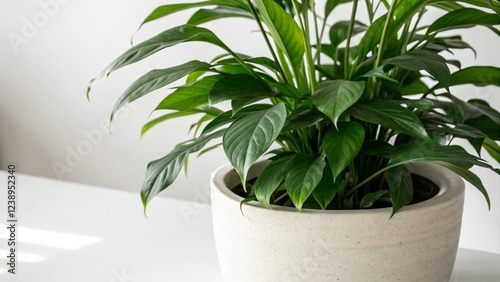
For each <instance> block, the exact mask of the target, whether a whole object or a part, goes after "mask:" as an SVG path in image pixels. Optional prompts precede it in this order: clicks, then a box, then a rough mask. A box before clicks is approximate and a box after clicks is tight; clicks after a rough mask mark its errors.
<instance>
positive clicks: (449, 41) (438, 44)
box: [426, 36, 477, 69]
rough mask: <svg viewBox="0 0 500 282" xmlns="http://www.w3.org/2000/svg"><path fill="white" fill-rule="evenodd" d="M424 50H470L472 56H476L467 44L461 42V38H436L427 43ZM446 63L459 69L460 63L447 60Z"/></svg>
mask: <svg viewBox="0 0 500 282" xmlns="http://www.w3.org/2000/svg"><path fill="white" fill-rule="evenodd" d="M426 49H432V50H435V51H438V52H440V51H444V50H447V51H449V49H470V50H472V52H474V55H475V56H477V53H476V50H475V49H474V48H472V46H470V45H469V44H468V43H467V42H465V41H463V40H462V37H461V36H450V37H436V38H434V39H432V40H431V41H429V44H427V47H426ZM450 52H451V51H450ZM448 63H450V64H454V65H455V66H456V67H457V68H459V69H460V68H461V63H460V61H453V60H448Z"/></svg>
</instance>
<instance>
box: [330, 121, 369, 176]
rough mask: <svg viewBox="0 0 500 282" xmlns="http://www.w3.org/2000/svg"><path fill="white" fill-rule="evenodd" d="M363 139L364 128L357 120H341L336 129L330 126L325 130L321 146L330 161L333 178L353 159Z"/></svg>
mask: <svg viewBox="0 0 500 282" xmlns="http://www.w3.org/2000/svg"><path fill="white" fill-rule="evenodd" d="M364 139H365V130H364V128H363V126H362V125H360V124H359V123H357V122H341V123H339V125H338V130H336V129H335V128H333V127H332V128H330V129H329V130H328V131H327V132H326V134H325V137H324V138H323V142H322V143H321V146H322V148H323V150H324V151H325V154H326V157H327V158H328V162H329V163H330V167H331V169H332V174H333V178H334V179H336V178H337V176H338V175H340V173H341V172H342V171H343V170H344V169H345V168H346V167H347V166H348V165H349V164H350V163H351V162H352V161H353V160H354V158H355V157H356V155H357V154H358V152H359V150H360V149H361V146H362V145H363V141H364Z"/></svg>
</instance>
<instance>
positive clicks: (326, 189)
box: [312, 163, 342, 209]
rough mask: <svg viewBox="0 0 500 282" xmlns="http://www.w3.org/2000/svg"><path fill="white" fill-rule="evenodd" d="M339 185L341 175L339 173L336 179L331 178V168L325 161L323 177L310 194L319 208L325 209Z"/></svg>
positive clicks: (340, 184)
mask: <svg viewBox="0 0 500 282" xmlns="http://www.w3.org/2000/svg"><path fill="white" fill-rule="evenodd" d="M334 180H335V181H334ZM341 186H342V175H339V176H338V177H337V179H333V174H332V169H331V168H330V166H329V165H328V163H327V164H326V166H325V168H324V170H323V177H322V178H321V181H320V182H319V184H318V186H316V188H315V189H314V190H313V192H312V195H313V197H314V199H316V202H318V204H319V205H320V206H321V208H322V209H326V208H327V207H328V205H329V204H330V203H331V202H332V200H333V198H334V197H335V195H336V194H337V192H338V191H339V189H340V187H341Z"/></svg>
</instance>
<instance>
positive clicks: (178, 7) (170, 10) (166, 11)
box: [141, 0, 248, 26]
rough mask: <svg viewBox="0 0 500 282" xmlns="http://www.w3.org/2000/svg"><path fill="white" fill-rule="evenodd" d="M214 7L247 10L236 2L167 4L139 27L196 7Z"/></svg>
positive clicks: (211, 0)
mask: <svg viewBox="0 0 500 282" xmlns="http://www.w3.org/2000/svg"><path fill="white" fill-rule="evenodd" d="M215 5H220V6H227V7H234V8H241V9H247V8H248V6H246V4H245V3H244V2H243V1H238V0H209V1H203V2H194V3H179V4H167V5H162V6H159V7H157V8H156V9H154V11H153V12H151V14H149V15H148V16H147V17H146V19H145V20H144V21H143V22H142V24H141V26H142V25H144V24H145V23H148V22H151V21H154V20H157V19H160V18H163V17H166V16H168V15H171V14H174V13H177V12H180V11H184V10H187V9H192V8H198V7H204V6H215Z"/></svg>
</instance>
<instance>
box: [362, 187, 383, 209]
mask: <svg viewBox="0 0 500 282" xmlns="http://www.w3.org/2000/svg"><path fill="white" fill-rule="evenodd" d="M387 194H389V191H387V190H380V191H377V192H373V193H368V194H366V195H364V196H363V198H362V199H361V202H360V204H359V205H360V207H361V208H362V209H367V208H371V207H372V206H373V204H374V203H375V202H376V201H378V200H379V199H380V198H382V197H384V196H386V195H387Z"/></svg>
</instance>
